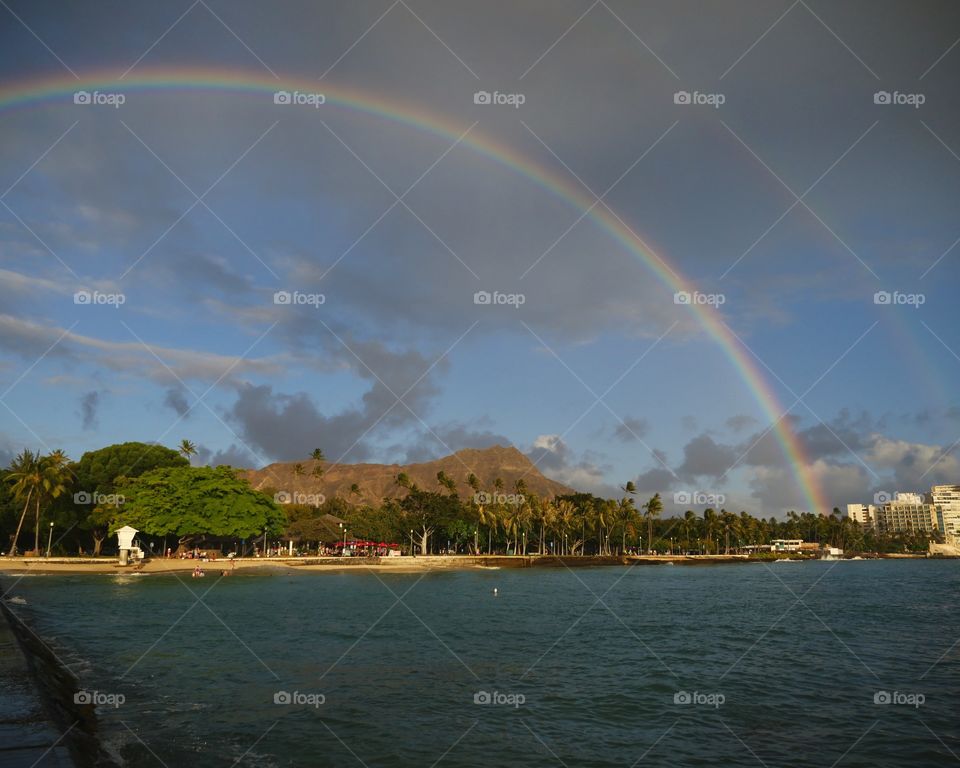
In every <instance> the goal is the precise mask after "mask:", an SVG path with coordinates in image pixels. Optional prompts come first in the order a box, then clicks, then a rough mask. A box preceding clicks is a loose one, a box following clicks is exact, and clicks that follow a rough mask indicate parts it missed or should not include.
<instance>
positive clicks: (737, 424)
mask: <svg viewBox="0 0 960 768" xmlns="http://www.w3.org/2000/svg"><path fill="white" fill-rule="evenodd" d="M756 423H757V420H756V419H755V418H754V417H753V416H748V415H746V414H743V413H739V414H737V415H735V416H731V417H730V418H729V419H727V421H726V425H727V428H728V429H731V430H732V431H734V432H743V430H745V429H746V428H747V427H751V426H753V425H754V424H756Z"/></svg>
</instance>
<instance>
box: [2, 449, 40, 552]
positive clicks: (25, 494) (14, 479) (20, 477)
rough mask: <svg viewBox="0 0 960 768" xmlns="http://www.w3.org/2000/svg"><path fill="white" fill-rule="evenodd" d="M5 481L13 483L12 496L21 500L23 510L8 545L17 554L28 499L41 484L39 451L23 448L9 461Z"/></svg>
mask: <svg viewBox="0 0 960 768" xmlns="http://www.w3.org/2000/svg"><path fill="white" fill-rule="evenodd" d="M7 481H8V482H10V483H12V484H13V488H12V491H13V496H14V498H15V499H16V500H17V501H18V502H19V501H22V502H23V512H22V513H21V514H20V522H19V523H17V531H16V533H14V534H13V543H12V544H11V546H10V554H11V555H15V554H17V540H18V539H19V538H20V529H21V528H22V527H23V520H24V518H25V517H26V516H27V509H28V508H29V506H30V500H31V499H32V498H33V496H34V494H37V493H39V489H40V485H41V473H40V452H39V451H38V452H37V453H34V452H33V451H28V450H27V449H26V448H24V449H23V450H22V451H21V452H20V453H19V455H18V456H17V457H16V458H15V459H14V460H13V461H12V462H11V463H10V471H9V472H8V473H7Z"/></svg>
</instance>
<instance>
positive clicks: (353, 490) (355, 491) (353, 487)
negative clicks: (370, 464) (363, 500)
mask: <svg viewBox="0 0 960 768" xmlns="http://www.w3.org/2000/svg"><path fill="white" fill-rule="evenodd" d="M347 494H348V495H350V496H355V497H356V496H359V495H360V486H359V485H357V484H356V483H351V484H350V490H348V491H347Z"/></svg>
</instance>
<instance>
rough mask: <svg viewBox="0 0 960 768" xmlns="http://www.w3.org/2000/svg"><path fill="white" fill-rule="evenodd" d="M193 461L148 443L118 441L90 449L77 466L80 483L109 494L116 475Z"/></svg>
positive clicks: (85, 488) (86, 488)
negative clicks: (103, 446)
mask: <svg viewBox="0 0 960 768" xmlns="http://www.w3.org/2000/svg"><path fill="white" fill-rule="evenodd" d="M189 464H190V462H189V461H187V459H185V458H184V457H183V456H181V455H180V454H179V453H177V451H175V450H173V449H171V448H167V447H165V446H163V445H150V444H148V443H134V442H131V443H117V444H116V445H108V446H107V447H106V448H100V449H99V450H96V451H88V452H87V453H85V454H83V456H81V457H80V461H79V462H77V464H76V466H75V468H74V474H75V475H76V477H77V487H78V488H80V489H81V490H83V491H86V492H87V493H90V494H110V493H113V492H114V491H115V490H116V481H117V478H120V477H124V478H130V477H139V476H140V475H142V474H143V473H144V472H149V471H151V470H153V469H157V468H159V467H186V466H189Z"/></svg>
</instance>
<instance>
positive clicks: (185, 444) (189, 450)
mask: <svg viewBox="0 0 960 768" xmlns="http://www.w3.org/2000/svg"><path fill="white" fill-rule="evenodd" d="M177 451H178V452H179V453H180V455H181V456H183V458H185V459H186V460H187V462H189V461H190V459H191V458H192V457H193V456H196V455H197V446H196V445H194V444H193V443H191V442H190V441H189V440H187V439H186V438H184V439H183V440H181V441H180V445H179V446H177Z"/></svg>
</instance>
